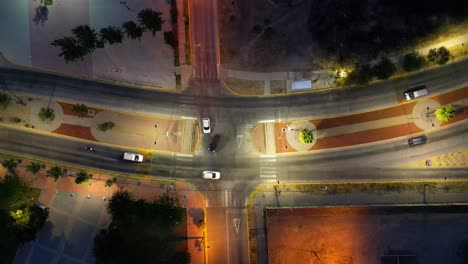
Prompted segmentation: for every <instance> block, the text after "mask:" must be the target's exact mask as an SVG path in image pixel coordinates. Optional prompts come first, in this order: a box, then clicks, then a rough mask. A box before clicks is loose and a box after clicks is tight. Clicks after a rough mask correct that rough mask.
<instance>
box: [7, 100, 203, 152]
mask: <svg viewBox="0 0 468 264" xmlns="http://www.w3.org/2000/svg"><path fill="white" fill-rule="evenodd" d="M19 96H21V95H19ZM22 99H23V101H24V102H25V105H21V104H12V105H10V106H9V107H8V108H7V109H6V110H5V111H2V113H1V115H0V117H1V118H2V120H3V121H2V122H3V123H9V124H15V125H18V126H23V127H26V128H32V129H36V130H41V131H43V132H52V133H55V134H61V135H66V136H71V137H75V138H80V139H85V140H89V141H95V142H101V143H106V144H113V145H119V146H125V147H129V148H138V149H146V150H152V151H167V152H175V153H185V154H190V153H193V152H194V148H195V147H196V144H197V141H198V131H196V126H195V124H196V121H194V120H184V119H175V118H165V117H158V116H148V115H135V114H129V113H122V112H115V111H110V110H105V109H98V108H93V107H89V109H90V111H89V113H88V115H87V116H85V117H83V118H80V117H78V116H77V115H76V113H74V112H73V111H72V107H73V104H69V103H65V102H57V101H49V100H44V99H42V98H37V97H34V98H33V97H28V98H27V97H23V98H22ZM48 106H49V108H50V109H53V110H54V114H55V118H54V120H53V121H51V122H42V121H41V120H39V118H38V114H39V111H40V110H41V108H47V107H48ZM12 118H19V119H20V120H19V123H15V122H18V120H16V121H15V120H13V119H12ZM109 121H110V122H113V123H114V124H115V127H114V128H113V129H112V130H110V131H107V132H102V131H99V130H98V125H99V124H102V123H104V122H109Z"/></svg>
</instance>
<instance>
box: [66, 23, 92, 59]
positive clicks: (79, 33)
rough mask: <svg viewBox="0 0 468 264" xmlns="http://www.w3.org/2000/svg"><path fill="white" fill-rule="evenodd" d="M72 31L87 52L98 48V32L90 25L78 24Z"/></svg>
mask: <svg viewBox="0 0 468 264" xmlns="http://www.w3.org/2000/svg"><path fill="white" fill-rule="evenodd" d="M72 33H73V35H75V38H76V40H77V42H78V45H80V46H81V47H83V49H84V51H85V53H86V54H88V53H90V52H92V51H93V50H95V49H96V43H97V41H98V38H97V33H96V31H95V30H94V29H92V28H91V27H90V26H89V25H81V26H77V27H75V28H74V29H72Z"/></svg>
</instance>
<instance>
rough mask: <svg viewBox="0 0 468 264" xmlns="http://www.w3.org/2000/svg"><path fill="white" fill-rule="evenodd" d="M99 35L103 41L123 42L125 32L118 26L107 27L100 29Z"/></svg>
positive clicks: (111, 42)
mask: <svg viewBox="0 0 468 264" xmlns="http://www.w3.org/2000/svg"><path fill="white" fill-rule="evenodd" d="M99 35H100V36H101V40H102V41H103V42H107V43H109V44H110V45H113V44H115V43H122V40H123V33H122V30H121V29H120V28H116V27H111V26H109V27H105V28H101V30H100V31H99Z"/></svg>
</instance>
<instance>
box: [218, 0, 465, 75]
mask: <svg viewBox="0 0 468 264" xmlns="http://www.w3.org/2000/svg"><path fill="white" fill-rule="evenodd" d="M426 1H427V0H426ZM426 1H423V0H414V1H410V2H407V1H404V0H395V1H385V0H368V1H355V0H322V1H314V0H291V1H288V0H254V1H252V0H220V1H218V9H219V10H218V13H219V14H222V15H220V16H219V28H220V50H221V63H222V64H223V66H224V67H225V68H230V69H237V70H251V71H306V70H311V69H314V70H318V69H321V68H326V67H329V65H333V63H338V62H339V63H341V64H353V63H354V62H355V61H359V60H366V61H367V60H369V59H375V58H376V57H378V56H381V55H384V54H393V53H398V54H400V53H405V52H408V51H411V50H413V49H415V48H416V47H420V46H421V45H423V44H424V45H428V44H434V43H435V42H436V41H437V42H441V41H442V40H444V39H445V38H447V37H453V36H456V35H459V34H464V33H466V32H467V28H466V24H467V19H466V15H465V18H464V17H463V14H462V13H461V12H460V8H458V6H459V2H457V0H448V1H447V2H446V3H445V5H438V4H437V2H436V4H431V3H434V2H435V0H431V1H429V2H426ZM288 2H290V3H291V5H288ZM422 6H425V7H426V8H421V7H422ZM359 58H360V59H359Z"/></svg>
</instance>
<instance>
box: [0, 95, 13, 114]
mask: <svg viewBox="0 0 468 264" xmlns="http://www.w3.org/2000/svg"><path fill="white" fill-rule="evenodd" d="M10 104H11V97H10V95H8V94H7V93H0V110H5V109H6V108H7V107H8V106H9V105H10Z"/></svg>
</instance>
